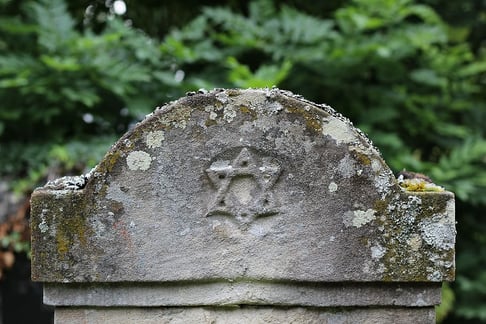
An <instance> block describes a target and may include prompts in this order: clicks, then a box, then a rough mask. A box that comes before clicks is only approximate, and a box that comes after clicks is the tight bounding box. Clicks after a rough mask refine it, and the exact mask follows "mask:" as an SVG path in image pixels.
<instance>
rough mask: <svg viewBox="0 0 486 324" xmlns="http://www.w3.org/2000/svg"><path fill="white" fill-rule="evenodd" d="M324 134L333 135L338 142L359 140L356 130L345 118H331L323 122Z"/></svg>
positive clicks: (346, 142)
mask: <svg viewBox="0 0 486 324" xmlns="http://www.w3.org/2000/svg"><path fill="white" fill-rule="evenodd" d="M322 134H323V135H329V136H331V137H332V138H333V139H334V140H335V141H336V143H337V144H342V143H344V144H348V143H356V142H358V136H357V134H356V131H355V130H354V129H353V128H352V127H351V125H349V124H348V123H346V122H345V121H343V120H340V119H338V118H329V119H328V120H327V121H325V122H323V123H322Z"/></svg>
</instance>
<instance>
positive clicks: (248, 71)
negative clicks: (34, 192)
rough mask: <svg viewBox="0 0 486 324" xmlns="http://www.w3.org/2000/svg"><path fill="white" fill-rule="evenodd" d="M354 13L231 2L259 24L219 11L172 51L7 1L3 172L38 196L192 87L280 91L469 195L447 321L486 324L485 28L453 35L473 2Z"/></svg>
mask: <svg viewBox="0 0 486 324" xmlns="http://www.w3.org/2000/svg"><path fill="white" fill-rule="evenodd" d="M19 3H20V4H19ZM170 3H171V5H170V6H172V5H175V4H174V3H175V2H174V3H173V2H172V1H170ZM285 3H293V4H294V5H295V6H297V5H299V6H301V8H312V7H313V6H315V5H317V4H316V3H315V2H307V1H286V2H285ZM341 3H342V5H341V6H340V7H339V8H338V9H337V10H334V9H333V11H329V12H317V11H316V12H313V11H311V10H307V9H306V11H305V12H304V11H303V10H297V9H295V7H294V6H290V5H288V4H282V2H277V1H271V0H255V1H251V2H249V3H248V4H247V3H246V2H241V3H239V2H238V1H231V6H232V8H233V9H234V8H240V7H244V8H243V9H244V10H243V11H244V13H241V12H237V11H236V10H231V9H229V8H224V7H207V8H205V9H203V10H202V11H201V13H200V15H198V16H197V17H195V18H194V19H193V20H192V21H190V22H189V23H188V24H186V25H185V26H184V27H182V28H179V29H175V30H173V31H172V32H170V33H169V34H167V35H166V36H165V38H164V39H163V41H159V40H157V39H155V38H152V37H150V36H148V35H146V34H145V33H144V32H142V31H140V30H137V29H135V28H132V27H129V26H128V25H127V24H126V22H124V21H122V20H121V19H117V18H113V17H111V18H110V19H106V20H105V21H104V22H103V24H101V25H100V24H95V23H93V21H94V20H93V19H91V20H90V21H91V22H90V23H88V24H86V26H91V25H93V26H94V27H93V29H90V28H89V27H86V28H85V29H84V30H83V29H82V28H81V27H79V26H81V25H82V24H81V23H80V20H81V19H79V18H77V19H75V18H73V17H72V16H71V15H70V14H69V12H68V9H67V7H66V2H64V1H62V0H52V1H48V0H38V1H19V2H16V3H15V6H18V7H19V8H21V10H20V11H15V10H13V9H11V8H12V6H14V4H13V2H9V1H0V9H1V7H2V6H4V7H5V8H7V9H9V10H7V11H5V12H15V14H10V15H2V14H0V100H1V102H2V105H1V107H0V165H2V168H1V169H0V175H1V176H5V175H7V174H9V175H14V176H16V177H17V178H18V179H20V180H17V181H16V186H15V187H16V188H17V190H18V191H28V190H29V188H30V187H32V183H35V182H39V181H41V180H42V179H44V178H45V177H46V176H47V175H48V173H49V172H52V170H53V169H54V170H57V171H56V172H57V173H66V172H81V170H82V169H83V168H86V167H89V166H92V165H93V164H94V163H95V161H98V160H99V158H100V157H101V155H102V153H103V152H104V151H106V149H107V148H108V145H109V144H110V143H112V142H113V141H114V139H115V138H116V137H118V136H119V135H120V133H122V132H124V131H125V130H126V129H127V128H128V127H129V125H130V123H132V122H133V121H134V120H138V119H140V118H141V116H143V115H144V114H146V113H148V112H149V111H151V110H152V109H153V107H155V106H157V105H160V104H162V103H164V102H167V101H169V100H172V99H175V98H177V97H179V96H180V95H182V94H183V93H184V92H185V91H189V90H194V89H197V88H201V87H203V88H213V87H243V88H244V87H265V86H268V87H271V86H273V85H277V86H280V87H281V88H286V89H289V90H292V91H294V92H295V93H299V94H302V95H303V96H305V97H306V98H308V99H310V100H313V101H316V102H325V103H328V104H330V105H331V106H333V107H335V108H336V109H337V110H338V111H340V112H342V113H343V114H344V115H346V116H348V117H349V118H350V119H351V120H352V121H353V122H354V123H355V124H356V125H357V126H358V127H360V128H361V129H362V130H363V131H365V132H366V133H368V134H369V136H370V137H371V138H372V139H373V140H374V142H375V144H376V146H378V147H379V148H380V150H381V151H382V153H383V155H384V158H385V160H386V161H387V162H388V163H389V165H390V166H391V168H392V169H394V170H395V171H398V170H401V169H403V168H407V169H409V170H413V171H418V172H423V173H426V174H428V175H430V176H431V177H432V178H433V179H434V180H435V182H436V183H437V184H439V185H443V186H445V187H446V188H447V189H449V190H451V191H454V192H455V193H456V197H457V219H458V245H457V249H458V250H457V251H458V255H457V270H458V279H457V283H454V284H451V286H450V288H451V289H452V290H451V289H449V288H448V287H447V286H445V287H444V303H443V305H442V306H441V307H440V308H438V317H439V318H440V319H442V318H444V316H446V315H447V314H449V315H448V317H447V318H446V319H445V321H447V320H448V319H450V320H451V321H454V320H458V321H459V320H464V319H465V318H467V319H471V320H474V319H482V320H486V315H485V313H484V307H482V305H481V304H484V303H485V302H486V301H485V296H486V289H484V287H486V266H485V264H486V251H483V250H484V246H486V244H485V243H486V235H485V234H484V233H486V222H485V221H484V218H483V217H482V210H483V209H484V207H486V138H485V128H484V125H486V95H485V94H486V92H485V91H484V89H485V84H486V50H485V48H484V42H481V41H478V40H481V39H484V33H483V34H481V33H480V31H481V30H486V29H481V28H479V27H481V26H484V21H483V20H484V17H483V18H481V17H482V16H481V15H480V13H479V12H480V10H477V12H474V11H469V12H468V15H469V16H468V17H478V22H477V23H472V22H471V21H474V19H469V20H468V19H465V20H463V19H459V20H460V21H459V20H457V21H459V23H458V24H457V25H452V24H450V22H449V21H447V22H446V21H444V20H443V18H442V17H443V16H447V17H450V16H451V13H455V12H457V11H458V10H459V9H460V7H461V6H462V5H461V6H459V4H458V3H459V2H458V3H457V4H455V3H453V2H447V3H446V2H443V1H441V0H424V1H421V2H420V3H418V1H417V2H416V1H413V0H354V1H350V2H341ZM426 3H427V4H426ZM460 3H461V4H462V3H463V2H460ZM464 3H465V4H464V7H467V6H469V7H473V5H474V6H477V4H478V3H479V1H477V0H470V1H469V0H468V1H466V2H464ZM238 4H239V5H238ZM71 5H73V4H72V3H70V6H71ZM246 5H247V6H246ZM319 5H320V4H319ZM15 6H14V7H15ZM175 6H176V7H177V5H175ZM328 6H329V7H331V5H328ZM432 6H434V7H432ZM331 8H335V7H331ZM434 8H435V9H434ZM447 8H448V9H447ZM461 8H462V7H461ZM98 9H99V8H98ZM166 9H167V8H165V9H164V10H166ZM83 10H84V8H83ZM164 10H162V9H161V11H154V15H155V12H159V13H160V12H164ZM438 10H440V11H438ZM142 11H143V10H142ZM142 11H140V12H142ZM0 12H1V11H0ZM129 12H130V9H129ZM438 12H440V13H441V14H438ZM135 16H136V15H135V14H134V17H135ZM452 16H455V14H454V15H452ZM107 17H109V16H107ZM84 18H85V19H86V17H84ZM112 18H113V19H112ZM186 18H187V17H186V16H184V19H186ZM186 20H187V19H186ZM468 22H471V23H470V24H469V25H468ZM147 25H148V23H147ZM478 26H479V27H478ZM147 28H148V29H150V30H152V28H154V27H150V26H149V27H147ZM481 36H483V37H481ZM469 40H470V41H471V42H469V43H468V41H469ZM478 251H479V253H478ZM451 307H452V310H451Z"/></svg>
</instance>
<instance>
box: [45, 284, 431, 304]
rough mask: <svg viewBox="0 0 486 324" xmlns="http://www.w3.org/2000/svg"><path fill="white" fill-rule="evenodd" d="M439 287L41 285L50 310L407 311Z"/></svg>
mask: <svg viewBox="0 0 486 324" xmlns="http://www.w3.org/2000/svg"><path fill="white" fill-rule="evenodd" d="M440 292H441V290H440V284H437V283H433V284H408V283H368V284H363V283H348V284H329V283H327V284H322V283H321V284H319V283H273V282H208V283H169V284H160V283H153V284H150V283H146V284H123V283H118V284H53V283H50V284H45V288H44V303H45V304H48V305H54V306H99V307H127V306H136V307H147V306H148V307H155V306H200V305H208V306H228V305H278V306H309V307H333V306H383V305H389V306H390V305H392V306H407V307H425V306H433V305H437V304H439V303H440V301H441V299H440Z"/></svg>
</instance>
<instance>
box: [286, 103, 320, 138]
mask: <svg viewBox="0 0 486 324" xmlns="http://www.w3.org/2000/svg"><path fill="white" fill-rule="evenodd" d="M289 103H292V102H291V101H288V102H286V103H285V105H284V107H285V108H286V109H287V112H289V113H291V114H298V115H300V116H302V117H303V118H304V120H305V125H306V127H307V129H309V130H311V131H312V132H314V133H318V134H321V133H322V124H321V120H320V119H319V116H318V114H317V113H316V112H315V110H314V109H310V110H309V111H307V110H305V109H304V107H302V104H301V103H298V104H289Z"/></svg>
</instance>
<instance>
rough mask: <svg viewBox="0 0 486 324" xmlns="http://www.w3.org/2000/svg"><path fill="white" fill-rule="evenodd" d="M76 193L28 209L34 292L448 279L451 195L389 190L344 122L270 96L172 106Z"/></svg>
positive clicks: (381, 169) (380, 168) (54, 190)
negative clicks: (78, 286)
mask: <svg viewBox="0 0 486 324" xmlns="http://www.w3.org/2000/svg"><path fill="white" fill-rule="evenodd" d="M71 180H72V179H71ZM71 180H70V181H68V182H69V183H74V182H73V181H71ZM78 180H80V181H79V183H80V184H81V185H79V186H78V185H76V186H74V187H73V186H69V184H67V185H66V186H63V185H62V183H63V182H62V181H60V182H58V184H57V185H55V186H54V185H52V186H46V187H44V188H40V189H38V190H36V191H35V192H34V194H33V195H32V231H33V234H32V235H33V238H32V247H33V254H32V278H33V279H34V280H37V281H45V282H200V281H204V282H223V283H231V282H233V281H245V282H252V281H254V282H265V281H268V282H356V281H360V282H377V281H395V282H430V281H432V282H440V281H443V280H452V279H453V278H454V240H455V220H454V197H453V194H452V193H449V192H432V193H429V192H406V191H404V190H402V189H401V188H400V187H399V186H398V184H397V182H396V179H395V177H394V176H393V174H392V173H391V171H390V169H389V168H388V167H387V165H386V164H385V162H384V161H383V160H382V158H381V157H380V154H379V153H378V152H377V150H376V149H375V148H374V147H373V146H372V144H371V143H370V142H369V140H368V139H367V138H366V137H365V136H364V135H363V134H362V133H361V132H359V131H358V130H357V129H355V128H354V127H353V126H352V124H351V123H350V122H349V121H348V120H347V119H345V118H343V117H342V116H340V115H339V114H337V113H335V112H334V111H333V110H332V109H331V108H329V107H327V106H322V105H316V104H314V103H312V102H309V101H306V100H303V99H301V98H299V97H296V96H293V95H291V94H289V93H287V92H283V91H280V90H277V89H273V90H226V91H213V92H209V93H203V94H197V95H193V96H188V97H185V98H182V99H180V100H178V101H175V102H172V103H170V104H168V105H166V106H165V107H163V108H161V109H158V110H156V111H155V112H154V113H153V114H151V115H150V116H148V117H147V118H146V119H145V120H144V121H143V122H141V123H139V124H138V125H137V126H136V127H135V128H134V129H133V130H132V131H130V132H129V133H127V134H126V135H125V136H123V137H122V138H121V139H120V140H119V141H118V142H117V143H116V144H115V145H114V146H113V147H112V149H111V150H110V151H109V152H108V153H107V155H106V156H105V158H104V159H103V160H102V161H101V163H100V164H99V165H98V166H97V167H96V168H95V169H94V170H93V171H92V172H91V173H90V174H89V175H88V176H86V179H85V178H81V179H78ZM85 180H86V181H85ZM75 182H76V181H75ZM85 182H86V183H85ZM77 183H78V182H76V184H77Z"/></svg>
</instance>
